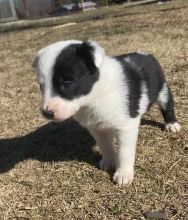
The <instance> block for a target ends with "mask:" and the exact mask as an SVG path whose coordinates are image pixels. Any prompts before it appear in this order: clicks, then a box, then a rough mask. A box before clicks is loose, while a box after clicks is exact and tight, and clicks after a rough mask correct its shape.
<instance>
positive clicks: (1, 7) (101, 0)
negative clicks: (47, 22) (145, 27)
mask: <svg viewBox="0 0 188 220" xmlns="http://www.w3.org/2000/svg"><path fill="white" fill-rule="evenodd" d="M164 1H166V0H160V1H159V0H140V1H138V0H92V1H87V0H0V22H8V21H15V20H19V19H34V18H43V17H49V16H66V15H70V14H72V13H79V12H85V11H88V10H97V8H99V7H104V6H111V5H114V4H127V3H128V4H130V3H136V2H138V3H139V2H140V3H142V2H145V3H151V2H161V3H162V2H164Z"/></svg>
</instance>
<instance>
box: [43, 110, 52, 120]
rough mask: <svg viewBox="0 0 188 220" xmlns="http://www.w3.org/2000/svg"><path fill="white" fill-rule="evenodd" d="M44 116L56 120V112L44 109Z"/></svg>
mask: <svg viewBox="0 0 188 220" xmlns="http://www.w3.org/2000/svg"><path fill="white" fill-rule="evenodd" d="M42 114H43V115H44V116H45V117H46V118H47V119H53V118H54V111H53V110H49V109H46V110H44V109H42Z"/></svg>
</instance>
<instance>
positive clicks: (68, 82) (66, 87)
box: [62, 81, 73, 89]
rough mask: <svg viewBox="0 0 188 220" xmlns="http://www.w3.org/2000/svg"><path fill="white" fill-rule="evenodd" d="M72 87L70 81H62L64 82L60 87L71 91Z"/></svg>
mask: <svg viewBox="0 0 188 220" xmlns="http://www.w3.org/2000/svg"><path fill="white" fill-rule="evenodd" d="M72 86H73V83H72V82H71V81H64V82H63V83H62V87H63V88H64V89H71V88H72Z"/></svg>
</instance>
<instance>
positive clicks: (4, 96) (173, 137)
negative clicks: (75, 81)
mask: <svg viewBox="0 0 188 220" xmlns="http://www.w3.org/2000/svg"><path fill="white" fill-rule="evenodd" d="M187 15H188V2H187V1H184V0H179V1H172V2H168V3H166V4H162V5H157V4H155V5H147V6H140V7H133V8H123V7H122V6H117V7H111V8H103V9H99V10H98V11H92V12H87V13H86V14H84V15H75V16H73V17H71V19H69V20H70V22H78V23H77V24H76V25H72V26H67V27H63V26H62V28H61V27H59V28H53V27H43V28H35V29H29V30H28V29H27V30H23V31H14V32H7V33H1V35H0V56H1V62H0V219H2V220H4V219H19V220H20V219H81V220H83V219H101V220H104V219H110V220H111V219H125V220H129V219H130V220H132V219H145V218H144V216H143V212H146V211H157V210H162V211H163V212H164V213H165V214H166V216H167V219H171V220H172V219H173V220H180V219H182V220H186V219H188V217H187V216H188V210H187V206H188V182H187V179H188V174H187V168H188V164H187V152H188V136H187V132H188V16H187ZM79 16H80V17H79ZM78 18H80V19H78ZM66 19H67V18H66ZM62 23H63V22H62ZM88 38H89V39H94V40H96V41H99V42H100V44H101V45H102V46H104V47H105V48H106V51H107V53H108V54H110V55H117V54H121V53H125V52H130V51H135V50H138V49H139V50H143V51H146V52H150V53H153V54H155V56H156V57H157V58H158V59H159V61H160V62H161V64H162V66H163V68H164V69H165V73H166V77H167V79H168V81H169V84H170V86H171V88H172V91H173V93H174V97H175V101H176V113H177V118H178V120H179V122H180V124H181V125H182V132H181V133H180V134H172V133H166V132H164V130H163V124H162V123H163V120H162V117H161V115H160V113H159V111H158V109H157V108H156V107H154V108H152V110H151V111H150V112H149V113H148V114H147V115H146V116H145V120H143V123H142V125H141V128H140V134H139V140H138V146H137V160H136V173H135V178H134V182H133V184H132V185H131V186H129V187H121V188H118V187H116V186H115V185H114V184H113V183H112V181H111V177H112V174H111V173H106V172H104V171H101V170H99V168H98V162H99V160H100V157H101V156H100V153H99V151H98V148H97V146H95V142H94V140H93V139H92V138H91V137H90V136H89V135H88V133H87V131H86V130H84V129H83V128H81V127H79V126H78V125H77V124H76V123H75V122H74V121H71V120H69V121H67V122H65V123H62V124H54V123H51V122H48V121H46V120H44V119H43V118H42V117H41V116H40V113H39V111H38V108H39V102H40V95H39V89H38V85H37V82H36V76H35V74H34V73H33V71H32V69H31V66H30V64H31V60H32V57H33V54H34V53H35V52H36V50H38V49H39V48H41V47H43V46H46V45H47V44H49V43H52V42H55V41H59V40H65V39H83V40H85V39H88Z"/></svg>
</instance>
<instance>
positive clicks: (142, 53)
mask: <svg viewBox="0 0 188 220" xmlns="http://www.w3.org/2000/svg"><path fill="white" fill-rule="evenodd" d="M137 53H138V54H141V55H145V56H147V55H148V53H146V52H144V51H142V50H138V51H137Z"/></svg>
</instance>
